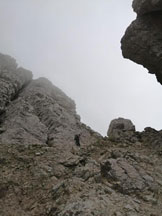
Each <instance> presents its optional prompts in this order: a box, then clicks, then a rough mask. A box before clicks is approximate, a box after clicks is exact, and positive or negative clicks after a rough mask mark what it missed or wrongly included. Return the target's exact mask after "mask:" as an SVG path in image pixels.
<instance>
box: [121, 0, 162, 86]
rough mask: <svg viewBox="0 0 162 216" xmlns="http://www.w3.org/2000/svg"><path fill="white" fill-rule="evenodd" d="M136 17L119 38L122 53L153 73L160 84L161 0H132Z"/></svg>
mask: <svg viewBox="0 0 162 216" xmlns="http://www.w3.org/2000/svg"><path fill="white" fill-rule="evenodd" d="M132 6H133V9H134V11H135V12H136V13H137V18H136V20H135V21H133V22H132V23H131V25H130V26H129V27H128V28H127V30H126V32H125V35H124V37H123V38H122V40H121V48H122V53H123V56H124V57H125V58H128V59H130V60H132V61H134V62H136V63H138V64H141V65H143V66H144V67H145V68H147V69H148V71H149V73H152V74H155V75H156V78H157V80H158V82H160V83H161V84H162V61H161V58H162V43H161V41H162V22H161V20H162V0H134V1H133V4H132Z"/></svg>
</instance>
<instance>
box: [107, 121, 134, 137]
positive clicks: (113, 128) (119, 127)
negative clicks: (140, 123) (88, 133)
mask: <svg viewBox="0 0 162 216" xmlns="http://www.w3.org/2000/svg"><path fill="white" fill-rule="evenodd" d="M131 132H135V126H134V125H133V123H132V122H131V120H129V119H124V118H117V119H113V120H112V121H111V122H110V125H109V129H108V132H107V135H108V137H109V138H110V139H111V140H114V141H118V140H120V139H121V138H122V136H123V135H129V133H131ZM131 136H132V133H131Z"/></svg>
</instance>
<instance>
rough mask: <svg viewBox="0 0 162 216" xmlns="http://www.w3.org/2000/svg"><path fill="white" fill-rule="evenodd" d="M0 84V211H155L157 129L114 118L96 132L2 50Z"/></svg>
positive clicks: (98, 215) (137, 214)
mask: <svg viewBox="0 0 162 216" xmlns="http://www.w3.org/2000/svg"><path fill="white" fill-rule="evenodd" d="M0 83H1V88H0V107H1V112H0V172H1V175H0V215H2V216H17V215H21V216H29V215H30V216H38V215H39V216H78V215H80V216H94V215H95V216H143V215H146V216H147V215H148V216H160V215H161V212H162V206H161V203H162V169H161V164H162V158H161V155H162V144H161V143H162V131H156V130H154V129H152V128H146V129H145V131H143V132H137V131H135V126H134V125H133V123H132V122H131V121H130V120H126V119H123V118H119V119H116V120H113V121H112V122H111V124H110V128H109V131H108V136H109V137H102V136H101V135H100V134H98V133H96V132H94V131H93V130H91V129H90V128H89V127H87V126H86V125H85V124H83V123H81V121H80V117H79V116H78V114H77V113H76V109H75V103H74V101H73V100H71V99H70V98H69V97H68V96H66V95H65V94H64V93H63V92H62V91H61V90H60V89H59V88H57V87H55V86H54V85H53V84H52V83H51V82H50V81H48V80H47V79H45V78H39V79H37V80H33V79H32V73H31V72H30V71H27V70H25V69H23V68H19V67H18V66H17V64H16V61H15V60H14V59H12V58H11V57H9V56H6V55H2V54H0ZM77 134H80V147H79V146H77V145H76V142H75V139H74V138H75V135H77ZM119 134H120V135H119Z"/></svg>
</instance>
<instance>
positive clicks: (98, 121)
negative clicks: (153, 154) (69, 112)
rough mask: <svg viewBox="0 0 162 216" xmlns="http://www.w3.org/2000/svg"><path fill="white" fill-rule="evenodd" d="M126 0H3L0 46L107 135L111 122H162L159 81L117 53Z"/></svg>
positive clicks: (128, 13) (127, 17) (127, 15)
mask: <svg viewBox="0 0 162 216" xmlns="http://www.w3.org/2000/svg"><path fill="white" fill-rule="evenodd" d="M131 3H132V1H131V0H120V1H118V2H116V1H114V0H0V52H1V53H4V54H8V55H11V56H12V57H14V58H16V60H17V62H18V64H19V65H21V66H23V67H24V68H27V69H29V70H31V71H32V72H33V74H34V77H35V78H37V77H40V76H44V77H47V78H48V79H49V80H51V81H52V82H53V83H54V84H55V85H56V86H58V87H59V88H61V89H62V90H63V91H64V92H65V93H66V94H67V95H68V96H70V97H71V98H72V99H74V100H75V102H76V105H77V112H78V113H79V114H80V116H81V120H82V122H84V123H86V124H87V125H89V126H90V127H92V128H93V129H94V130H96V131H98V132H100V133H102V134H103V135H106V132H107V129H108V125H109V123H110V121H111V120H112V119H114V118H117V117H124V118H129V119H131V120H132V121H133V123H134V124H135V125H136V128H137V130H143V128H144V127H146V126H152V127H154V128H156V129H161V128H162V111H161V108H162V100H161V98H162V87H161V86H160V84H158V83H157V82H156V79H155V77H154V75H149V74H148V73H147V71H146V70H145V69H144V68H143V67H142V66H140V65H137V64H135V63H133V62H131V61H129V60H125V59H124V58H123V57H122V54H121V50H120V40H121V37H122V36H123V34H124V32H125V30H126V28H127V26H128V25H129V24H130V23H131V21H133V19H135V14H134V13H133V11H132V9H131Z"/></svg>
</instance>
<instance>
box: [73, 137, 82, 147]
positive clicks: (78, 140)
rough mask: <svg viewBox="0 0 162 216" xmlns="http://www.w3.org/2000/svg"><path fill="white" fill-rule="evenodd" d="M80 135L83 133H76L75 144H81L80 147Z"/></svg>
mask: <svg viewBox="0 0 162 216" xmlns="http://www.w3.org/2000/svg"><path fill="white" fill-rule="evenodd" d="M80 135H81V134H76V135H75V136H74V140H75V144H76V145H77V146H79V147H80Z"/></svg>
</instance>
